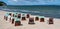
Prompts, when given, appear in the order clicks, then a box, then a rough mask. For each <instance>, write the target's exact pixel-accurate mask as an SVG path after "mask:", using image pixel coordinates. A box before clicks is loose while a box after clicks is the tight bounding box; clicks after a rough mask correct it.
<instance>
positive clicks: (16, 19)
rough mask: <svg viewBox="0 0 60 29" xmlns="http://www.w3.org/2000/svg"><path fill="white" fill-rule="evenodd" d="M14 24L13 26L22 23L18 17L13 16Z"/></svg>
mask: <svg viewBox="0 0 60 29" xmlns="http://www.w3.org/2000/svg"><path fill="white" fill-rule="evenodd" d="M14 25H15V26H20V25H22V24H21V21H20V19H19V18H15V24H14Z"/></svg>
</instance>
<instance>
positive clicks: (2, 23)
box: [0, 11, 60, 29]
mask: <svg viewBox="0 0 60 29" xmlns="http://www.w3.org/2000/svg"><path fill="white" fill-rule="evenodd" d="M5 13H6V11H0V29H60V19H57V18H54V24H51V25H49V24H48V22H47V20H48V17H45V22H40V21H35V24H34V25H29V24H28V19H27V20H26V21H21V23H22V24H23V25H22V26H14V24H11V22H6V20H4V17H3V16H4V14H5Z"/></svg>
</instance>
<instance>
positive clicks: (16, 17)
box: [4, 12, 53, 26]
mask: <svg viewBox="0 0 60 29" xmlns="http://www.w3.org/2000/svg"><path fill="white" fill-rule="evenodd" d="M26 18H28V20H29V21H28V24H35V22H34V19H35V21H40V22H45V19H44V16H40V18H39V17H38V16H36V17H35V18H34V17H31V14H22V13H16V12H9V13H6V14H5V15H4V19H5V20H6V21H8V22H11V23H12V24H14V25H15V26H20V25H22V24H21V21H23V20H26ZM48 22H49V24H53V18H49V20H48Z"/></svg>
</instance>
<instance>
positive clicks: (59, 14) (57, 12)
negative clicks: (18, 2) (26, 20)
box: [0, 6, 60, 18]
mask: <svg viewBox="0 0 60 29" xmlns="http://www.w3.org/2000/svg"><path fill="white" fill-rule="evenodd" d="M0 10H3V11H9V12H21V13H29V14H32V15H41V16H46V17H54V18H60V6H5V7H0Z"/></svg>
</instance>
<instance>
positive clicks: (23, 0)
mask: <svg viewBox="0 0 60 29" xmlns="http://www.w3.org/2000/svg"><path fill="white" fill-rule="evenodd" d="M1 1H3V2H5V3H6V4H7V5H60V0H1Z"/></svg>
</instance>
